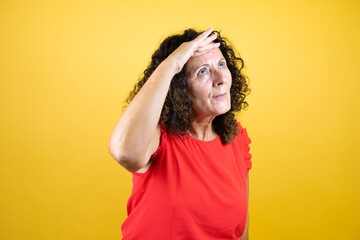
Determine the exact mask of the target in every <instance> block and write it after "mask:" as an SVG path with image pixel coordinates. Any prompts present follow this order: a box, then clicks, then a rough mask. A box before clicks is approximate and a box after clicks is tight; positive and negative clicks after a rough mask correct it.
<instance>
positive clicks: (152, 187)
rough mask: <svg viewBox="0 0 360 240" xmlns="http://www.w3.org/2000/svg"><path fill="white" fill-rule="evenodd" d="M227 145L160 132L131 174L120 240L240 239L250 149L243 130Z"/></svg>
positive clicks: (243, 222) (247, 138) (245, 200)
mask: <svg viewBox="0 0 360 240" xmlns="http://www.w3.org/2000/svg"><path fill="white" fill-rule="evenodd" d="M238 127H239V130H240V134H239V135H237V136H235V138H234V140H233V141H232V142H231V144H230V145H224V144H222V142H221V140H220V137H219V136H218V137H217V138H216V139H214V140H212V141H201V140H198V139H196V138H193V137H191V136H190V135H188V134H187V135H185V136H184V137H183V138H178V137H175V136H173V135H172V134H171V133H170V132H169V131H168V130H165V129H164V128H161V139H160V145H159V148H158V149H157V151H156V152H155V153H154V154H153V155H152V156H151V158H152V163H151V165H150V167H149V169H148V170H147V171H146V172H145V173H136V172H134V173H133V190H132V194H131V196H130V198H129V200H128V203H127V213H128V217H127V218H126V220H125V221H124V223H123V225H122V226H121V230H122V234H123V239H125V240H132V239H139V240H147V239H149V240H155V239H156V240H162V239H164V240H169V239H171V240H176V239H200V240H202V239H206V240H211V239H217V240H219V239H239V237H240V236H241V235H242V234H243V232H244V229H245V224H246V217H247V209H248V202H247V186H246V179H247V177H248V171H249V169H250V168H251V160H250V159H251V154H250V153H249V150H250V147H249V143H251V140H250V138H249V137H248V135H247V132H246V128H244V129H243V128H242V127H241V125H240V123H238Z"/></svg>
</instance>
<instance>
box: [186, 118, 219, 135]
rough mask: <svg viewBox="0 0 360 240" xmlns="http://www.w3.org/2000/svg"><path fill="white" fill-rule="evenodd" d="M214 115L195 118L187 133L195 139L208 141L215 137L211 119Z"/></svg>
mask: <svg viewBox="0 0 360 240" xmlns="http://www.w3.org/2000/svg"><path fill="white" fill-rule="evenodd" d="M214 118H215V117H211V118H206V119H195V120H194V121H193V122H192V123H191V125H190V128H189V130H188V133H189V134H190V135H191V136H193V137H194V138H196V139H199V140H202V141H210V140H213V139H215V138H216V137H217V134H216V133H215V132H214V130H213V128H212V121H213V120H214Z"/></svg>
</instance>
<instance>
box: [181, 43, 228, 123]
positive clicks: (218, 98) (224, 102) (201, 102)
mask: <svg viewBox="0 0 360 240" xmlns="http://www.w3.org/2000/svg"><path fill="white" fill-rule="evenodd" d="M185 72H186V78H187V80H186V81H187V84H188V88H189V93H190V99H191V100H192V102H193V111H194V113H195V114H196V117H198V118H199V117H200V118H202V117H216V116H218V115H221V114H224V113H226V112H227V111H229V110H230V107H231V101H230V87H231V73H230V71H229V69H228V68H227V65H226V60H225V58H224V56H223V55H222V53H221V51H220V49H219V48H216V49H213V50H212V51H211V52H209V53H206V54H203V55H200V56H196V57H191V58H190V59H189V61H188V62H187V64H186V69H185Z"/></svg>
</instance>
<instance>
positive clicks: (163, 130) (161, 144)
mask: <svg viewBox="0 0 360 240" xmlns="http://www.w3.org/2000/svg"><path fill="white" fill-rule="evenodd" d="M160 131H161V133H160V142H159V147H158V148H157V149H156V151H155V152H154V153H153V154H152V155H151V157H150V158H156V157H157V156H158V155H159V153H160V152H161V151H162V149H163V148H164V145H165V141H166V140H165V139H166V137H165V136H166V129H165V126H163V125H160Z"/></svg>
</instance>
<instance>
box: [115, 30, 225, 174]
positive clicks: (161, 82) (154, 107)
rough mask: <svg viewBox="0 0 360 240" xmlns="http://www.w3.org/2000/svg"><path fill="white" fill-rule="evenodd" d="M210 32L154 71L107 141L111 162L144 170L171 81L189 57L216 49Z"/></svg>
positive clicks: (186, 44)
mask: <svg viewBox="0 0 360 240" xmlns="http://www.w3.org/2000/svg"><path fill="white" fill-rule="evenodd" d="M211 31H212V28H209V29H208V30H206V31H205V32H203V33H202V34H201V35H199V36H198V37H197V38H195V39H194V40H193V41H190V42H184V43H182V44H181V45H180V46H179V47H178V48H177V49H176V50H175V51H174V52H173V53H172V54H170V55H169V56H168V57H167V58H166V59H165V60H164V61H163V62H162V63H160V65H159V66H158V67H157V68H156V69H155V71H154V72H153V73H152V75H151V76H150V77H149V79H148V80H147V81H146V83H145V84H144V85H143V87H142V88H141V89H140V91H139V92H138V93H137V95H136V96H135V97H134V99H133V100H132V101H131V103H130V104H129V105H128V107H127V108H126V109H125V111H124V112H123V114H122V115H121V116H120V119H119V120H118V122H117V123H116V125H115V128H114V130H113V132H112V134H111V137H110V141H109V152H110V154H111V155H112V156H113V158H114V159H115V160H116V161H117V162H118V163H120V165H122V166H123V167H124V168H125V169H127V170H128V171H130V172H135V171H138V170H139V169H141V168H143V167H145V166H146V165H147V163H148V161H149V160H150V156H151V155H152V154H153V153H154V152H155V151H156V149H157V148H158V146H159V141H160V126H159V119H160V114H161V110H162V108H163V105H164V102H165V98H166V95H167V92H168V90H169V86H170V82H171V79H172V78H173V77H174V75H175V74H177V73H179V72H180V71H181V69H182V68H183V66H184V65H185V63H186V62H187V61H188V60H189V58H190V57H192V56H197V55H201V54H204V53H206V52H207V51H209V50H211V49H213V48H216V47H219V45H220V44H219V43H212V41H214V40H215V38H216V34H212V35H211V36H209V34H210V33H211Z"/></svg>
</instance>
